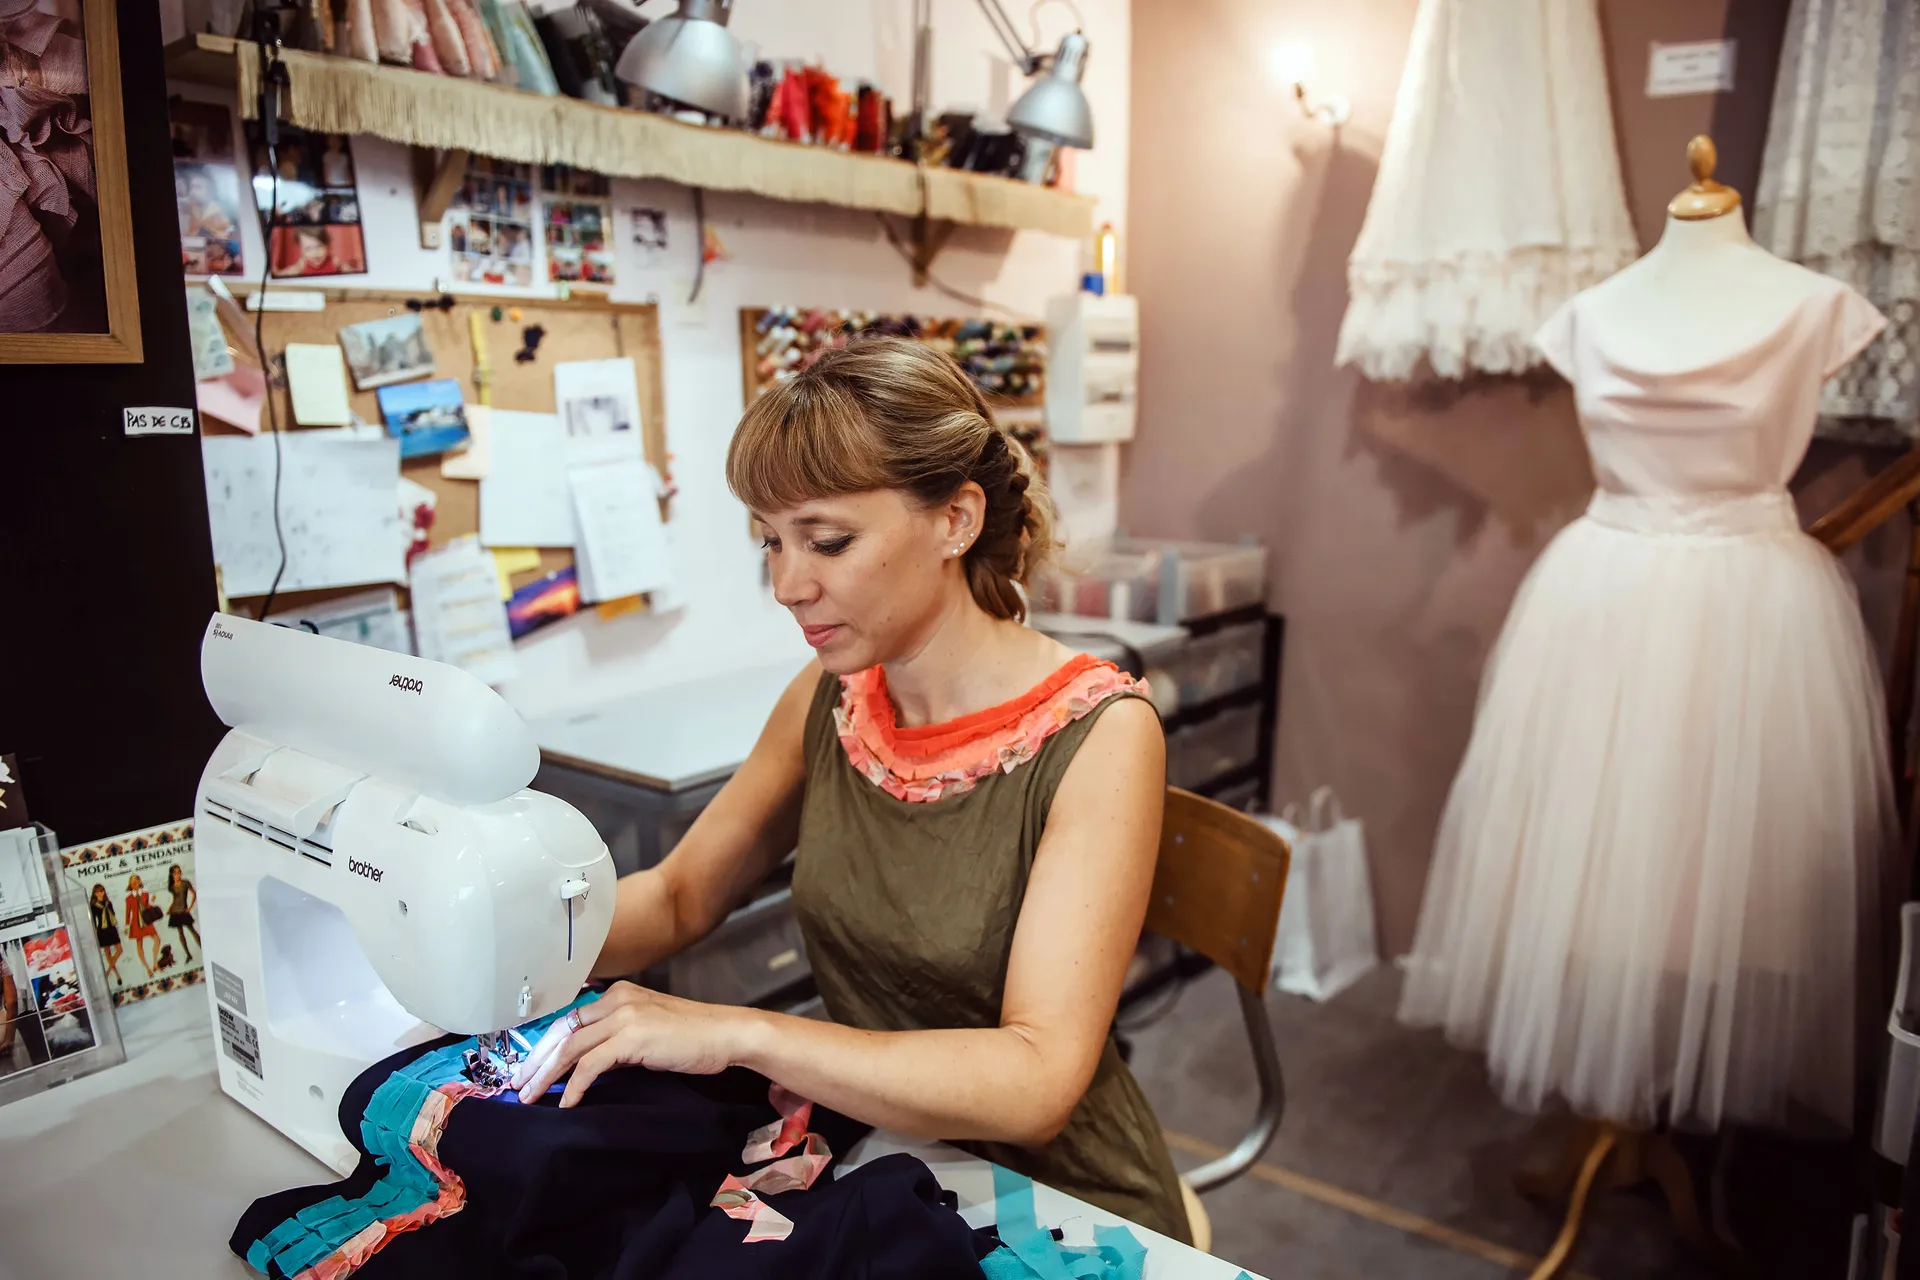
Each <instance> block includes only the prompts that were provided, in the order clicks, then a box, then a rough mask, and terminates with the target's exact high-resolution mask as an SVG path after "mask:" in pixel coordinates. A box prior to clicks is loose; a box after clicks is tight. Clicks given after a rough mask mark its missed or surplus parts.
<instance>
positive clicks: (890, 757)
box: [833, 653, 1146, 801]
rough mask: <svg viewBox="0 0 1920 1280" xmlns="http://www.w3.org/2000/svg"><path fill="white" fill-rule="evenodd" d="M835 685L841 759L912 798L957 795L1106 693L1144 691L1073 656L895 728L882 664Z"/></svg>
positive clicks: (1113, 670)
mask: <svg viewBox="0 0 1920 1280" xmlns="http://www.w3.org/2000/svg"><path fill="white" fill-rule="evenodd" d="M840 685H841V697H840V703H839V705H838V706H836V707H835V708H834V711H833V717H834V724H835V727H836V729H837V731H838V733H839V736H840V745H841V746H842V747H843V748H844V749H845V750H846V753H847V759H848V761H849V762H850V763H851V764H852V765H853V766H854V768H855V769H857V770H859V772H860V773H861V775H862V776H863V777H865V778H866V779H867V780H868V781H870V782H872V783H873V784H874V785H875V786H878V787H880V788H881V789H882V790H884V791H886V792H888V793H889V794H891V795H893V796H894V797H895V798H897V799H901V800H913V801H928V800H938V799H941V798H942V797H944V796H950V795H957V794H959V793H961V792H965V791H970V790H972V789H973V787H974V786H975V785H977V784H978V783H979V781H980V779H981V778H984V777H986V776H987V775H988V774H991V773H995V772H1000V773H1011V772H1012V771H1013V770H1014V769H1015V768H1017V767H1019V766H1020V765H1021V764H1024V763H1025V762H1026V761H1028V760H1030V759H1032V758H1033V757H1034V756H1035V755H1036V754H1038V752H1039V750H1040V748H1041V746H1042V745H1044V744H1045V742H1046V740H1047V739H1048V738H1050V737H1052V736H1053V735H1054V734H1055V733H1058V732H1059V731H1060V730H1061V729H1064V728H1066V727H1067V726H1068V725H1070V724H1072V723H1073V722H1074V721H1076V720H1078V719H1080V718H1081V717H1083V716H1085V715H1086V714H1087V713H1088V712H1090V711H1092V710H1093V709H1094V708H1095V707H1097V706H1099V705H1100V704H1101V703H1102V702H1105V701H1106V700H1107V699H1108V698H1111V697H1114V696H1116V695H1118V694H1122V693H1142V694H1144V693H1145V692H1146V685H1145V683H1144V682H1141V681H1136V680H1134V679H1133V678H1132V677H1131V676H1129V675H1127V674H1126V673H1125V672H1124V671H1121V670H1120V669H1119V668H1118V667H1116V666H1114V665H1113V664H1112V663H1111V662H1104V661H1102V660H1100V659H1098V658H1095V657H1093V656H1091V655H1090V654H1084V653H1083V654H1076V655H1075V656H1074V657H1073V658H1071V659H1070V660H1068V661H1067V662H1066V663H1065V664H1063V665H1062V666H1061V667H1060V669H1059V670H1057V671H1055V672H1054V673H1053V674H1052V675H1050V676H1048V677H1047V678H1046V679H1045V680H1043V681H1041V682H1040V683H1039V684H1038V685H1035V686H1034V687H1033V688H1032V689H1029V690H1028V691H1027V692H1026V693H1024V694H1021V695H1020V696H1019V697H1017V698H1014V699H1011V700H1009V701H1007V702H1003V703H1001V704H999V705H998V706H994V707H988V708H987V709H986V710H984V711H976V712H973V713H971V714H969V715H964V716H960V717H958V718H957V719H953V720H947V721H942V722H941V723H939V724H930V725H914V726H911V727H907V728H902V727H901V726H900V725H899V723H898V720H897V717H896V716H895V713H894V706H893V698H892V696H891V695H890V694H889V693H888V691H887V676H886V672H885V671H884V670H883V669H882V668H880V667H869V668H867V669H866V670H865V671H857V672H855V673H854V674H852V675H850V676H842V677H841V679H840Z"/></svg>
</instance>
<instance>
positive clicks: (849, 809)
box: [793, 662, 1190, 1241]
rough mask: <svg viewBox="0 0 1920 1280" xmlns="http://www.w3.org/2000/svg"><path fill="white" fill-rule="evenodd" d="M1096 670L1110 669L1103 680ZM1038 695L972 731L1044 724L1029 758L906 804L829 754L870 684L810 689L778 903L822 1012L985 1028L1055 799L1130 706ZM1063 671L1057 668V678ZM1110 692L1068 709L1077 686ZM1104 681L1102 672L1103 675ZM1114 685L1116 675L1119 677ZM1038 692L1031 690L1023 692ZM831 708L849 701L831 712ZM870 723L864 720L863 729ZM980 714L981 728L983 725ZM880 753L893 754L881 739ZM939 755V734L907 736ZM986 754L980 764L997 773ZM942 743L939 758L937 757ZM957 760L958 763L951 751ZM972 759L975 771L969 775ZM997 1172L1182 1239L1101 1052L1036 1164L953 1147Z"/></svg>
mask: <svg viewBox="0 0 1920 1280" xmlns="http://www.w3.org/2000/svg"><path fill="white" fill-rule="evenodd" d="M1101 665H1105V666H1106V671H1107V672H1113V668H1112V667H1111V666H1110V665H1107V664H1101ZM1068 668H1070V669H1071V672H1072V673H1071V674H1069V675H1068V676H1066V677H1065V678H1061V677H1056V678H1055V680H1051V681H1048V682H1046V683H1045V684H1043V685H1042V686H1040V689H1041V690H1051V692H1049V693H1044V694H1041V695H1040V697H1039V703H1038V706H1037V709H1035V708H1027V709H1025V710H1023V709H1022V707H1021V706H1020V705H1019V704H1021V703H1024V701H1025V700H1016V702H1015V703H1009V704H1008V705H1007V708H1004V709H996V713H998V712H1001V711H1004V712H1005V714H1004V715H1000V714H995V715H992V716H988V717H987V722H989V723H991V724H994V725H997V726H998V727H999V728H1000V729H1001V730H1004V729H1005V727H1006V724H1007V723H1008V722H1011V723H1012V724H1014V725H1015V726H1016V730H1015V731H1016V732H1017V734H1019V735H1020V736H1019V737H1018V739H1017V740H1018V741H1020V742H1022V743H1024V742H1025V741H1026V738H1025V736H1024V735H1025V733H1026V731H1027V730H1026V726H1027V725H1028V723H1029V716H1030V715H1037V716H1038V717H1039V718H1040V720H1039V721H1038V722H1044V723H1045V724H1047V725H1049V726H1050V728H1049V730H1048V732H1047V733H1046V734H1045V735H1044V736H1043V738H1042V739H1041V741H1040V742H1039V743H1038V745H1037V746H1036V747H1035V748H1034V749H1033V750H1032V752H1031V753H1030V754H1024V755H1022V757H1021V759H1019V760H1015V761H1013V762H1012V763H1011V764H1009V765H1008V766H1007V767H1005V768H1001V767H998V766H996V767H994V768H992V769H988V770H983V771H980V772H978V773H977V774H972V775H971V780H970V785H968V786H966V787H964V788H956V789H954V790H952V791H950V792H947V793H944V794H942V795H940V796H939V797H938V798H933V799H922V800H904V799H901V798H900V797H899V795H898V794H896V791H895V789H894V788H891V787H888V786H887V785H885V784H886V782H887V781H888V780H893V779H894V778H895V776H896V775H893V774H891V773H889V774H888V776H887V778H884V779H880V780H875V779H873V778H872V777H871V776H870V775H869V774H868V773H867V772H866V771H865V770H864V769H863V768H862V767H861V766H860V765H858V764H856V763H855V762H854V759H853V758H852V756H853V754H854V752H855V746H854V745H853V744H846V745H843V743H844V740H843V738H842V737H841V733H840V719H839V717H840V716H841V714H842V713H843V712H846V711H847V708H848V705H849V702H850V701H851V700H854V699H857V698H858V697H859V696H860V693H861V691H863V690H870V689H872V688H873V687H874V682H872V681H869V680H863V679H860V678H858V677H851V678H849V682H848V684H847V685H846V686H845V687H844V689H843V686H842V683H841V680H840V679H839V678H838V677H836V676H833V675H830V674H829V675H823V676H822V677H821V680H820V684H819V686H818V688H817V689H816V690H815V692H814V697H813V703H812V705H811V707H810V708H809V710H808V713H807V722H806V761H807V787H806V798H805V801H804V804H803V808H802V810H801V818H800V840H799V849H798V853H797V855H796V858H795V862H794V870H793V905H794V911H795V914H796V916H797V917H798V919H799V921H800V928H801V933H802V935H803V936H804V937H805V939H806V944H807V958H808V961H809V963H810V964H811V965H812V966H813V976H814V981H815V983H816V985H817V986H818V988H819V991H820V996H821V999H822V1000H823V1001H824V1003H825V1005H826V1009H827V1012H828V1013H829V1014H830V1015H831V1016H832V1017H833V1018H834V1020H835V1021H837V1022H841V1023H844V1024H846V1025H848V1026H855V1027H862V1028H865V1029H867V1030H870V1031H913V1030H925V1029H932V1028H953V1027H977V1028H988V1027H997V1026H999V1025H1000V1013H1001V1004H1002V1002H1003V1000H1004V997H1005V993H1006V980H1007V962H1008V957H1009V955H1010V953H1011V950H1012V945H1013V931H1014V925H1015V923H1016V922H1017V921H1018V919H1019V915H1020V908H1021V903H1022V900H1023V899H1024V898H1025V896H1026V888H1027V876H1028V873H1029V872H1030V870H1031V869H1032V867H1033V860H1034V856H1035V854H1036V853H1037V852H1038V849H1039V846H1040V839H1041V836H1042V833H1043V832H1044V831H1045V828H1046V823H1047V812H1048V810H1049V808H1050V807H1051V806H1052V803H1053V796H1054V792H1055V790H1056V789H1057V788H1058V787H1059V785H1060V779H1061V778H1062V777H1063V776H1064V775H1065V773H1066V771H1067V766H1068V765H1069V764H1071V763H1072V761H1073V758H1074V753H1075V752H1076V751H1078V750H1079V748H1080V744H1081V743H1082V742H1084V741H1085V740H1086V736H1087V734H1088V733H1089V732H1090V731H1091V730H1092V729H1093V726H1094V725H1095V724H1096V723H1098V721H1099V718H1100V716H1101V715H1102V714H1103V713H1104V712H1105V711H1106V709H1107V708H1108V707H1111V706H1113V705H1114V704H1115V703H1116V702H1118V701H1120V700H1121V699H1123V698H1132V697H1139V696H1140V695H1139V693H1138V692H1137V691H1135V690H1134V689H1132V688H1128V687H1122V686H1120V685H1119V684H1117V683H1112V677H1111V675H1107V674H1105V673H1100V672H1098V671H1097V668H1089V667H1087V666H1086V664H1084V663H1080V662H1075V663H1069V664H1068ZM1063 670H1064V669H1063ZM1090 673H1091V674H1095V675H1098V677H1099V679H1101V680H1102V681H1103V682H1106V683H1107V685H1108V687H1107V688H1106V689H1105V691H1104V693H1103V694H1102V696H1101V697H1100V699H1099V701H1097V702H1095V703H1093V704H1092V705H1090V706H1088V707H1087V708H1086V709H1085V710H1084V711H1078V710H1076V709H1075V708H1074V707H1073V706H1072V705H1071V704H1072V702H1073V701H1074V700H1076V699H1078V700H1080V701H1085V700H1086V699H1085V696H1084V692H1083V690H1084V688H1085V686H1084V685H1083V684H1082V681H1083V679H1085V678H1087V677H1088V676H1089V674H1090ZM1116 674H1117V673H1116ZM1123 678H1124V677H1123ZM1036 692H1038V691H1036ZM843 693H844V694H845V695H846V698H847V700H848V701H843ZM869 712H871V713H872V714H871V716H869V714H868V713H869ZM852 714H853V718H854V726H855V728H856V730H857V731H859V732H860V734H861V743H862V744H868V743H877V744H878V745H879V746H881V747H885V746H886V743H887V735H885V734H884V733H877V734H876V736H875V737H873V738H871V739H870V738H868V736H867V730H868V729H870V728H876V727H880V726H891V725H893V723H894V722H893V715H892V710H891V706H889V707H888V708H887V709H886V711H885V713H884V715H883V714H881V713H880V712H879V710H878V709H877V708H874V707H866V708H857V707H856V710H855V711H854V712H853V713H852ZM983 714H984V713H983ZM891 736H892V741H893V742H894V743H895V744H896V746H897V745H898V744H899V743H900V742H901V741H903V738H902V735H901V734H900V731H899V730H898V729H894V730H893V732H892V735H891ZM916 736H917V737H918V738H919V739H921V740H938V739H940V738H941V737H942V734H941V732H940V730H939V727H930V728H928V729H924V730H909V731H908V732H907V734H906V736H905V739H904V740H905V741H907V742H909V743H911V742H912V741H913V740H914V739H915V737H916ZM997 741H999V739H997V738H992V737H991V736H990V740H989V747H988V751H987V755H989V756H993V757H994V758H996V759H997V751H998V747H997V746H994V745H991V744H992V743H993V742H997ZM951 745H952V744H948V743H945V742H942V743H941V746H942V749H943V750H944V749H947V748H948V747H950V746H951ZM954 749H956V750H957V749H958V748H954ZM985 758H986V756H983V757H982V759H983V760H984V759H985ZM960 1145H961V1146H963V1147H965V1148H966V1149H967V1150H969V1151H971V1152H973V1153H974V1154H976V1155H979V1156H981V1157H982V1158H984V1159H987V1160H991V1161H993V1162H994V1163H996V1164H1000V1165H1005V1166H1006V1167H1008V1168H1011V1169H1015V1170H1018V1171H1019V1172H1021V1173H1024V1174H1026V1175H1028V1176H1029V1177H1033V1178H1037V1179H1039V1180H1040V1181H1042V1182H1044V1183H1046V1184H1047V1185H1048V1186H1052V1187H1057V1188H1059V1189H1060V1190H1062V1191H1065V1192H1067V1193H1068V1194H1070V1195H1074V1196H1077V1197H1079V1198H1080V1199H1082V1200H1086V1201H1088V1202H1089V1203H1092V1204H1096V1205H1099V1206H1100V1207H1101V1208H1103V1209H1108V1210H1111V1211H1112V1212H1114V1213H1117V1214H1119V1215H1120V1216H1121V1217H1123V1218H1127V1219H1129V1220H1130V1221H1134V1222H1138V1223H1140V1224H1142V1225H1143V1226H1147V1227H1151V1228H1152V1229H1153V1230H1155V1231H1158V1232H1160V1233H1161V1234H1163V1235H1167V1236H1171V1237H1173V1238H1174V1239H1176V1240H1180V1241H1187V1240H1188V1239H1190V1236H1189V1229H1188V1225H1187V1216H1186V1209H1185V1207H1184V1205H1183V1203H1182V1201H1181V1198H1180V1183H1179V1179H1178V1176H1177V1175H1176V1174H1175V1172H1174V1168H1173V1159H1172V1157H1171V1155H1169V1153H1168V1151H1167V1147H1166V1142H1165V1139H1164V1138H1163V1137H1162V1136H1161V1133H1160V1126H1159V1123H1158V1121H1156V1120H1155V1118H1154V1114H1153V1108H1152V1107H1151V1106H1150V1105H1148V1103H1147V1099H1146V1096H1145V1095H1144V1094H1142V1093H1141V1091H1140V1086H1139V1085H1138V1083H1136V1082H1135V1080H1134V1078H1133V1076H1132V1075H1131V1073H1129V1072H1128V1070H1127V1068H1126V1064H1125V1063H1124V1062H1122V1061H1121V1059H1120V1051H1119V1048H1118V1047H1117V1046H1116V1045H1115V1044H1114V1042H1113V1040H1112V1039H1111V1037H1109V1039H1108V1041H1107V1044H1106V1046H1105V1047H1104V1048H1103V1049H1102V1051H1101V1055H1100V1062H1099V1066H1098V1067H1097V1068H1096V1069H1095V1071H1094V1075H1093V1081H1092V1083H1091V1084H1090V1085H1089V1086H1088V1088H1087V1092H1086V1094H1085V1096H1084V1097H1083V1098H1082V1099H1081V1101H1080V1104H1079V1106H1078V1107H1076V1108H1075V1110H1074V1112H1073V1115H1072V1116H1071V1118H1070V1119H1069V1120H1068V1121H1067V1126H1066V1128H1065V1129H1064V1130H1062V1132H1061V1133H1060V1135H1059V1136H1058V1137H1056V1138H1055V1139H1054V1140H1053V1141H1052V1142H1050V1143H1048V1144H1047V1145H1046V1146H1044V1147H1041V1148H1038V1149H1028V1148H1023V1147H1016V1146H1012V1145H1009V1144H1005V1143H983V1142H976V1143H962V1144H960Z"/></svg>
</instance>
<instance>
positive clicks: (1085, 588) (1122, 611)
mask: <svg viewBox="0 0 1920 1280" xmlns="http://www.w3.org/2000/svg"><path fill="white" fill-rule="evenodd" d="M1160 559H1161V557H1160V554H1159V553H1158V552H1157V551H1151V550H1149V551H1120V550H1117V549H1111V548H1101V549H1100V550H1099V551H1097V552H1094V553H1092V554H1091V555H1089V556H1076V557H1074V558H1073V559H1072V560H1071V561H1069V562H1068V563H1066V564H1052V565H1048V566H1047V567H1046V569H1044V570H1043V571H1042V572H1041V573H1040V574H1038V575H1037V577H1036V579H1035V582H1034V591H1033V604H1034V606H1035V608H1036V609H1037V610H1039V611H1041V612H1046V613H1066V614H1072V615H1074V616H1076V617H1081V618H1123V619H1126V620H1128V621H1132V622H1152V621H1154V620H1155V619H1156V618H1158V617H1159V613H1160V577H1161V574H1160Z"/></svg>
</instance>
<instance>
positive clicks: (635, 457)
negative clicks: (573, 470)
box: [553, 356, 646, 467]
mask: <svg viewBox="0 0 1920 1280" xmlns="http://www.w3.org/2000/svg"><path fill="white" fill-rule="evenodd" d="M553 403H554V405H555V406H556V407H557V409H558V412H559V416H560V421H561V423H562V425H563V426H564V428H565V430H566V451H567V465H568V466H569V467H582V466H588V465H591V464H593V463H600V462H639V461H641V460H642V459H643V458H645V457H646V447H645V445H644V444H643V443H642V437H641V423H640V382H639V379H638V377H637V375H636V374H635V372H634V367H633V360H632V358H631V357H628V356H623V357H621V358H619V359H616V360H570V361H563V362H562V363H560V364H556V365H555V366H553Z"/></svg>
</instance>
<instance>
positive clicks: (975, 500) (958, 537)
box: [945, 480, 987, 555]
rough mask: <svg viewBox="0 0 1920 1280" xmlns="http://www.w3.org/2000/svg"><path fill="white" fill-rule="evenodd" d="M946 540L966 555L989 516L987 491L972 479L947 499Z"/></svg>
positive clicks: (953, 547)
mask: <svg viewBox="0 0 1920 1280" xmlns="http://www.w3.org/2000/svg"><path fill="white" fill-rule="evenodd" d="M945 515H946V540H947V545H948V547H949V548H951V549H952V550H953V551H954V552H956V553H959V554H962V555H964V554H965V553H966V550H967V548H969V547H971V546H972V545H973V543H974V540H975V539H976V538H978V537H979V536H980V530H981V528H982V527H983V526H984V524H985V522H986V517H987V492H986V490H984V489H982V488H981V487H980V486H979V485H978V484H976V483H974V482H973V481H972V480H969V481H967V482H966V483H965V484H963V485H961V486H960V487H959V488H958V489H955V490H954V491H953V496H952V497H951V498H948V499H947V505H946V508H945Z"/></svg>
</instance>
